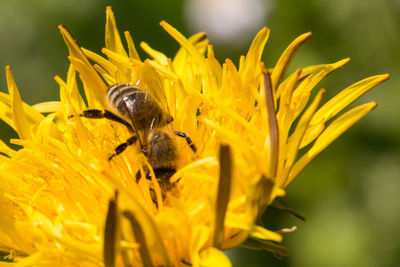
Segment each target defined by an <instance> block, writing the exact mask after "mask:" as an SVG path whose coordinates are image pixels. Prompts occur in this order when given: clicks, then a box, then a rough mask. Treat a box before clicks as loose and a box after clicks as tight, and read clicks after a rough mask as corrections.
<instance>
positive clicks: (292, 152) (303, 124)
mask: <svg viewBox="0 0 400 267" xmlns="http://www.w3.org/2000/svg"><path fill="white" fill-rule="evenodd" d="M324 94H325V90H323V89H321V90H320V91H319V92H318V94H317V95H316V96H315V98H314V101H313V102H312V103H311V105H310V106H309V107H308V108H307V110H306V111H305V112H304V114H303V115H302V116H301V118H300V120H299V122H298V124H297V125H296V129H295V130H294V132H293V134H292V135H291V136H290V137H289V140H288V145H287V148H286V149H287V152H286V163H285V170H284V173H283V175H282V176H281V178H283V179H285V178H286V177H287V175H288V173H289V170H290V168H291V167H292V165H293V162H294V161H295V159H296V156H297V154H298V151H299V146H300V142H301V140H302V138H303V136H304V133H305V131H306V129H307V127H308V125H309V123H310V121H311V118H312V117H313V116H314V113H315V111H316V110H317V108H318V106H319V104H320V103H321V101H322V97H323V96H324ZM283 182H284V181H280V182H277V184H278V186H281V185H282V183H283Z"/></svg>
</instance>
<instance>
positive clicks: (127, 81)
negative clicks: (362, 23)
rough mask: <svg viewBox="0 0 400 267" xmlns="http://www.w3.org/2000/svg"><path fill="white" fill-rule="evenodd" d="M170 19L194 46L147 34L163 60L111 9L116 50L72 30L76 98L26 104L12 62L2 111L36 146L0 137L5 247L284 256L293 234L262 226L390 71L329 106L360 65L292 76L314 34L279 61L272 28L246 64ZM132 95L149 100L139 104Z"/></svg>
mask: <svg viewBox="0 0 400 267" xmlns="http://www.w3.org/2000/svg"><path fill="white" fill-rule="evenodd" d="M160 24H161V26H162V27H163V28H164V29H165V30H166V31H167V32H168V33H169V34H170V35H171V36H172V38H174V39H175V40H176V41H177V42H178V43H179V45H180V46H181V48H180V50H179V51H178V52H177V54H176V55H175V57H174V58H173V59H170V58H168V57H166V56H165V55H164V54H162V53H161V52H158V51H156V50H154V49H152V48H150V46H149V45H147V44H146V43H141V45H140V46H141V48H142V49H143V50H144V51H146V52H147V53H148V54H149V55H150V57H151V59H146V60H144V61H142V60H141V59H140V58H139V56H138V53H137V51H136V48H135V46H134V43H133V40H132V38H131V35H130V33H129V32H125V33H124V35H125V40H126V43H127V50H126V49H125V48H124V45H123V44H122V41H121V38H120V35H119V32H118V30H117V27H116V23H115V19H114V14H113V12H112V10H111V8H110V7H109V8H107V22H106V34H105V35H106V38H105V41H106V45H105V48H103V50H102V53H103V54H104V55H105V57H102V56H100V55H97V54H95V53H93V52H91V51H89V50H87V49H85V48H82V47H80V46H78V44H77V43H76V42H75V40H74V39H73V37H72V36H71V34H70V33H69V32H68V31H67V30H66V28H65V27H64V26H60V27H59V29H60V31H61V34H62V36H63V38H64V40H65V43H66V44H67V47H68V50H69V57H68V58H69V60H70V62H71V65H70V68H69V71H68V75H67V77H66V79H65V80H63V79H61V78H60V77H58V76H57V77H56V78H55V79H56V81H57V83H58V84H59V86H60V101H56V102H45V103H40V104H37V105H34V106H29V105H27V104H25V103H24V102H22V101H21V98H20V95H19V92H18V89H17V86H16V84H15V82H14V79H13V76H12V73H11V70H10V68H9V67H6V77H7V86H8V91H9V94H4V93H0V118H1V119H2V120H4V121H5V122H6V123H7V124H9V125H10V126H11V127H12V128H13V129H14V130H15V131H16V132H17V133H18V135H19V139H13V140H11V142H12V143H13V144H17V145H19V146H21V149H19V150H16V151H15V150H13V149H11V148H9V147H8V146H7V145H6V144H5V143H4V142H1V141H0V152H1V153H2V155H0V169H1V172H0V179H1V180H0V181H1V184H2V186H1V187H0V203H1V209H2V211H1V213H2V217H1V218H0V250H1V251H4V252H9V253H10V255H9V257H11V259H12V260H13V261H17V262H19V263H20V264H21V265H23V266H32V265H35V266H37V265H45V266H61V265H63V266H66V265H79V266H102V265H103V264H105V265H106V266H113V265H114V264H115V265H119V266H128V265H129V264H130V263H133V265H134V266H136V265H138V266H140V264H142V265H144V266H230V262H229V260H228V259H227V257H226V256H225V255H224V254H223V253H222V252H221V250H223V249H229V248H233V247H236V246H239V245H243V244H244V245H246V246H248V247H253V248H257V249H266V250H270V251H272V252H274V253H275V254H276V255H278V256H284V255H286V254H288V253H289V250H288V249H285V248H284V247H282V246H280V245H278V244H277V242H281V241H282V236H281V233H282V232H285V231H270V230H267V229H265V228H263V227H261V226H258V225H256V224H255V221H256V220H257V219H258V218H259V216H260V215H261V214H262V212H263V211H264V210H265V209H266V207H267V206H268V205H270V204H271V203H272V201H274V200H275V198H276V197H281V196H284V195H285V188H286V186H287V185H289V184H290V183H291V182H292V181H293V180H294V179H295V177H296V176H297V175H298V174H299V173H300V172H301V171H302V170H303V169H304V168H305V167H306V166H307V165H308V164H309V163H310V161H311V160H313V159H314V158H315V157H316V156H317V155H318V154H319V153H320V152H321V151H322V150H323V149H325V148H326V147H327V146H328V145H329V144H330V143H331V142H332V141H333V140H335V139H336V138H337V137H338V136H339V135H341V134H342V133H343V132H344V131H346V130H347V129H348V128H349V127H350V126H352V125H353V124H354V123H355V122H357V121H358V120H359V119H360V118H362V117H363V116H364V115H366V114H367V113H368V112H369V111H371V110H372V109H373V108H374V107H375V106H376V104H375V102H370V103H367V104H364V105H360V106H357V107H355V108H352V109H350V110H348V111H346V112H344V113H341V111H343V110H344V109H345V108H346V107H347V106H349V105H350V104H351V103H352V102H353V101H355V100H356V99H357V98H358V97H360V96H361V95H362V94H364V93H365V92H367V91H368V90H369V89H371V88H372V87H374V86H376V85H377V84H379V83H381V82H382V81H384V80H386V79H388V77H389V76H388V75H386V74H385V75H378V76H373V77H370V78H366V79H364V80H362V81H360V82H357V83H355V84H353V85H351V86H349V87H348V88H346V89H344V90H343V91H341V92H340V93H339V94H338V95H337V96H335V97H333V98H332V99H331V100H329V101H327V102H326V103H324V104H321V100H322V97H323V95H324V92H325V90H324V89H320V90H319V91H318V92H316V93H315V94H314V93H313V89H314V88H315V87H316V86H317V84H318V83H319V82H320V81H321V80H322V79H323V78H324V77H325V76H327V75H328V74H329V73H331V72H332V71H334V70H336V69H338V68H340V67H342V66H343V65H344V64H346V63H347V62H349V59H343V60H340V61H338V62H335V63H332V64H324V65H316V66H309V67H304V68H300V69H298V70H296V71H295V72H294V73H293V74H291V75H289V76H287V78H285V79H284V77H286V70H287V68H288V65H289V63H290V61H291V59H292V58H293V56H294V55H295V53H296V51H297V50H298V48H299V47H300V45H301V44H302V43H303V42H304V41H306V40H307V39H308V38H309V37H310V36H311V33H305V34H303V35H301V36H299V37H298V38H296V39H295V40H294V41H293V42H292V43H291V44H290V45H289V46H288V47H287V49H286V50H285V51H284V52H283V54H282V55H281V57H280V59H279V60H278V62H277V64H276V65H275V66H268V67H271V68H267V67H266V66H264V64H263V63H262V62H261V61H260V60H261V55H262V52H263V48H264V45H265V43H266V42H267V39H268V36H269V29H267V28H263V29H261V31H260V32H259V33H258V34H257V36H256V37H255V38H254V40H253V42H252V44H251V46H250V49H249V51H248V52H247V54H246V55H245V56H242V57H241V58H240V62H239V66H235V65H234V64H233V62H232V61H231V60H229V59H226V60H225V62H224V63H223V64H221V63H219V62H218V61H217V60H216V59H215V57H214V52H213V47H212V45H210V44H209V43H208V40H207V39H206V35H205V34H204V33H199V34H195V35H193V36H192V37H190V38H188V39H187V38H185V37H184V36H183V35H182V34H181V33H179V32H178V31H177V30H176V29H174V28H173V27H172V26H170V25H169V24H168V23H166V22H165V21H162V22H161V23H160ZM113 85H115V86H114V87H112V88H113V90H111V89H110V90H108V88H110V87H111V86H113ZM80 89H82V90H80ZM81 92H84V93H83V94H81ZM107 93H108V96H107ZM129 94H131V95H133V94H135V96H140V97H142V98H140V99H141V100H140V99H139V98H137V99H136V100H135V101H136V102H135V101H133V102H132V103H131V102H129V101H130V100H132V99H133V98H129V97H130V96H129ZM107 98H109V99H111V100H109V101H107ZM151 101H152V102H151ZM149 103H152V104H151V105H152V106H149V105H150V104H149ZM118 105H120V106H119V107H118ZM139 107H140V108H139ZM135 108H138V110H135V111H134V109H135ZM127 109H128V110H129V111H128V112H126V113H125V114H123V112H121V111H123V110H125V111H126V110H127ZM155 109H159V110H155ZM144 111H146V112H144ZM106 113H107V114H108V115H106ZM110 114H112V115H111V117H112V120H110ZM156 114H158V115H160V117H157V116H156ZM115 115H116V116H117V117H115ZM104 116H105V117H106V118H103V119H100V118H98V117H104ZM113 116H114V117H113ZM138 116H143V119H144V120H145V119H148V121H146V122H143V121H140V120H139V119H138ZM91 117H96V118H98V119H91ZM107 118H108V119H107ZM172 118H173V121H172ZM116 120H117V121H116ZM118 120H119V122H118ZM179 135H180V136H179ZM185 135H187V138H186V137H185ZM157 142H158V143H157ZM121 144H122V145H121ZM300 151H301V153H299V152H300ZM300 155H301V156H300ZM110 200H111V201H110Z"/></svg>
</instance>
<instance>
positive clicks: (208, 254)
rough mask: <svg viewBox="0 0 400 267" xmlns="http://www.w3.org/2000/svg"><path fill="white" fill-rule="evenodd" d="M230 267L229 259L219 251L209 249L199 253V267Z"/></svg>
mask: <svg viewBox="0 0 400 267" xmlns="http://www.w3.org/2000/svg"><path fill="white" fill-rule="evenodd" d="M215 266H220V267H231V266H232V264H231V262H230V260H229V258H228V257H227V256H226V255H225V254H224V253H223V252H222V251H221V250H219V249H216V248H213V247H210V248H208V249H206V250H204V251H202V252H201V253H200V267H215Z"/></svg>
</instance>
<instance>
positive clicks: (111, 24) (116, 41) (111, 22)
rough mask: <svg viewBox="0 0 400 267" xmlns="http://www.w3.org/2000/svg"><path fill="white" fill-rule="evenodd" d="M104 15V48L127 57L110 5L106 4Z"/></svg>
mask: <svg viewBox="0 0 400 267" xmlns="http://www.w3.org/2000/svg"><path fill="white" fill-rule="evenodd" d="M106 16H107V17H106V48H107V49H109V50H111V51H113V52H115V53H118V54H120V55H122V56H125V57H127V56H128V55H127V53H126V51H125V48H124V46H123V45H122V42H121V37H120V36H119V32H118V29H117V24H116V22H115V17H114V13H113V11H112V8H111V6H107V10H106Z"/></svg>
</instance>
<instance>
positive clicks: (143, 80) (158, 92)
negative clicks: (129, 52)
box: [135, 62, 170, 116]
mask: <svg viewBox="0 0 400 267" xmlns="http://www.w3.org/2000/svg"><path fill="white" fill-rule="evenodd" d="M138 76H139V77H138V80H137V84H136V85H135V86H137V87H139V88H141V89H143V90H144V91H146V92H147V93H148V94H150V96H151V97H153V98H154V99H155V100H156V101H157V104H158V105H159V106H160V108H161V109H162V110H163V112H164V113H165V114H167V115H168V116H170V112H169V107H168V101H167V97H166V95H165V91H164V85H163V81H162V78H161V76H160V75H159V74H158V73H157V71H156V70H155V69H154V68H153V67H152V66H151V65H149V64H148V63H147V62H144V64H143V65H142V67H141V68H140V74H139V75H138Z"/></svg>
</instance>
